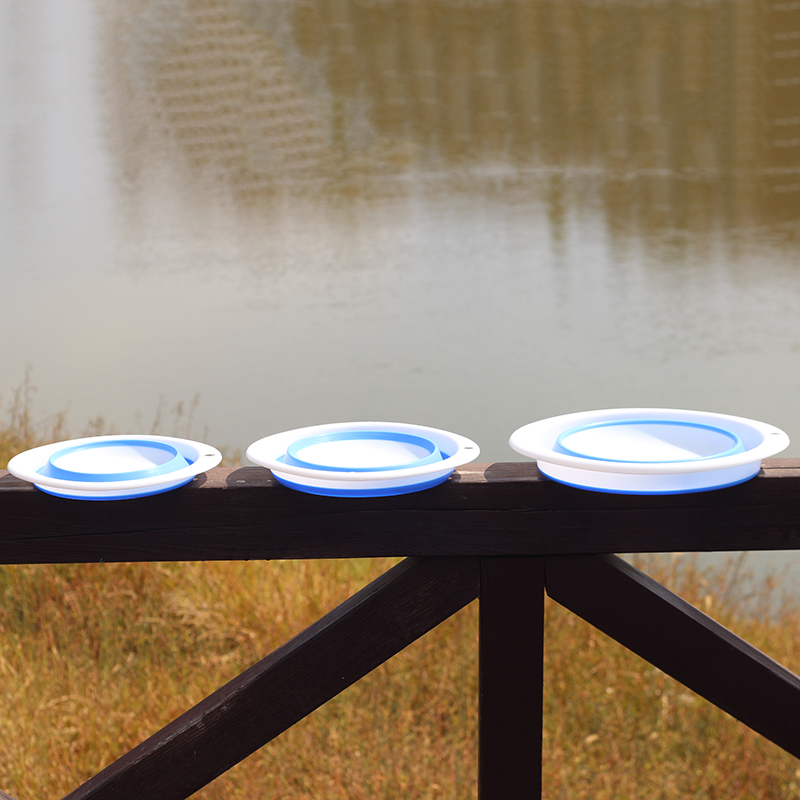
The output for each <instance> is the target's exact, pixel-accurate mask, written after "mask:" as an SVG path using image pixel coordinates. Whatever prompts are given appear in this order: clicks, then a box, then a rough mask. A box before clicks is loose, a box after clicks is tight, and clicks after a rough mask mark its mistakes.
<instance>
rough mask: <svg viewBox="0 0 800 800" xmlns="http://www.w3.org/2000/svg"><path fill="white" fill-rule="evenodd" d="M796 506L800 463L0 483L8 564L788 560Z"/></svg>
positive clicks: (796, 535)
mask: <svg viewBox="0 0 800 800" xmlns="http://www.w3.org/2000/svg"><path fill="white" fill-rule="evenodd" d="M798 508H800V460H798V459H772V460H769V461H766V462H765V463H764V469H763V470H762V472H761V474H760V475H759V476H758V477H756V478H754V479H753V480H751V481H748V482H747V483H744V484H741V485H739V486H732V487H730V488H728V489H721V490H718V491H714V492H701V493H697V494H687V495H669V496H664V497H655V496H634V495H612V494H600V493H597V492H583V491H580V490H577V489H573V488H570V487H568V486H562V485H561V484H558V483H555V482H553V481H550V480H546V479H543V478H542V477H541V475H540V473H539V471H538V470H537V468H536V465H535V464H534V463H504V464H478V465H472V466H470V467H468V468H462V469H461V470H458V471H456V472H455V474H454V475H453V477H452V478H450V479H449V480H448V481H447V482H445V483H444V484H442V485H441V486H437V487H434V488H433V489H429V490H427V491H424V492H417V493H414V494H408V495H401V496H399V497H379V498H358V499H352V498H331V497H315V496H312V495H306V494H301V493H299V492H294V491H291V490H289V489H286V488H285V487H282V486H279V485H277V484H276V483H275V481H274V479H273V478H272V476H271V473H270V472H269V470H266V469H263V468H260V467H241V468H237V469H230V468H228V469H226V468H217V469H214V470H211V471H210V472H209V473H208V474H206V475H202V476H200V477H199V478H198V479H197V480H195V481H194V482H193V483H192V484H190V485H188V486H186V487H184V488H182V489H178V490H176V491H173V492H168V493H166V494H161V495H156V496H153V497H147V498H141V499H137V500H124V501H118V502H110V503H104V502H96V503H87V502H80V501H77V500H64V499H61V498H57V497H51V496H49V495H45V494H43V493H42V492H39V491H38V490H36V489H34V488H33V487H31V486H30V485H29V484H26V483H24V482H21V481H18V480H17V479H15V478H14V477H13V476H11V475H9V474H8V473H3V472H0V563H6V564H33V563H58V562H71V563H74V562H89V561H193V560H238V559H275V558H358V557H369V556H434V555H472V556H476V555H477V556H482V555H548V554H570V553H629V552H639V553H644V552H669V551H676V550H691V551H703V550H707V551H712V550H714V551H731V550H786V549H798V548H800V516H799V515H798V513H797V509H798Z"/></svg>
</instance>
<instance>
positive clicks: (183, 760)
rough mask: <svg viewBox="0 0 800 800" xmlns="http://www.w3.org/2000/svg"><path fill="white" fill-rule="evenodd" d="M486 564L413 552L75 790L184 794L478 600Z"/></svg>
mask: <svg viewBox="0 0 800 800" xmlns="http://www.w3.org/2000/svg"><path fill="white" fill-rule="evenodd" d="M479 572H480V560H479V559H478V558H426V559H414V558H409V559H406V560H405V561H403V562H401V563H400V564H398V565H397V566H396V567H394V568H393V569H391V570H389V571H388V572H387V573H385V574H384V575H382V576H381V577H380V578H378V579H377V580H375V581H373V582H372V583H371V584H369V585H368V586H366V587H364V589H362V590H361V591H360V592H358V593H357V594H355V595H353V597H351V598H349V599H348V600H346V601H345V602H344V603H343V604H342V605H340V606H339V607H338V608H336V609H334V610H333V611H331V612H330V613H329V614H326V615H325V616H324V617H322V618H321V619H320V620H318V621H317V622H316V623H314V624H313V625H311V626H310V627H309V628H307V629H306V630H305V631H303V632H302V633H300V634H298V635H297V636H295V637H294V638H293V639H291V640H290V641H289V642H287V643H286V644H285V645H283V646H281V647H279V648H278V649H277V650H275V651H274V652H273V653H271V654H270V655H269V656H267V657H266V658H264V659H263V660H261V661H259V662H258V663H257V664H255V665H254V666H252V667H250V668H249V669H248V670H246V671H245V672H243V673H242V674H241V675H239V676H238V677H236V678H234V679H233V680H232V681H231V682H230V683H228V684H226V685H225V686H223V687H222V688H220V689H218V690H217V691H216V692H214V693H213V694H211V695H209V696H208V697H207V698H206V699H205V700H203V701H201V702H200V703H199V704H198V705H196V706H195V707H194V708H192V709H190V710H189V711H187V712H186V713H185V714H183V715H181V716H180V717H178V719H176V720H174V721H173V722H171V723H170V724H169V725H167V726H166V727H165V728H163V729H162V730H160V731H159V732H158V733H156V734H154V735H153V736H151V737H150V738H149V739H147V740H146V741H144V742H142V743H141V744H140V745H138V746H137V747H135V748H134V749H133V750H131V751H130V752H129V753H127V754H126V755H124V756H122V758H120V759H119V760H118V761H116V762H114V763H113V764H111V765H110V766H109V767H107V768H106V769H104V770H103V771H102V772H100V773H99V774H98V775H95V776H94V777H93V778H90V779H89V780H88V781H87V782H86V783H84V784H83V785H82V786H80V787H79V788H77V789H76V790H74V791H73V792H71V793H70V794H69V795H67V798H65V800H90V799H91V800H111V798H113V800H141V798H147V799H148V800H184V799H185V798H187V797H189V796H190V795H191V794H193V793H194V792H196V791H197V790H199V789H200V788H202V787H203V786H205V785H206V784H208V783H210V782H211V781H212V780H213V779H214V778H216V777H217V776H218V775H221V774H222V773H223V772H225V771H226V770H228V769H230V768H231V767H233V766H234V765H236V764H238V763H239V762H240V761H241V760H243V759H244V758H246V757H247V756H249V755H250V754H251V753H253V752H255V751H256V750H257V749H258V748H260V747H262V746H263V745H264V744H266V743H267V742H268V741H270V740H271V739H274V738H275V737H276V736H278V735H279V734H280V733H282V732H283V731H285V730H286V729H287V728H290V727H291V726H292V725H294V723H296V722H298V721H299V720H301V719H302V718H303V717H305V716H307V715H308V714H310V713H311V712H312V711H313V710H314V709H316V708H318V707H319V706H321V705H322V704H323V703H325V702H327V701H328V700H330V699H331V698H332V697H334V696H336V695H337V694H339V692H341V691H342V690H344V689H346V688H347V687H348V686H351V685H352V684H354V683H355V682H356V681H357V680H359V679H360V678H362V677H363V676H364V675H366V674H367V673H368V672H370V671H371V670H373V669H375V667H377V666H379V665H380V664H382V663H383V662H384V661H387V660H388V659H389V658H391V657H392V656H394V655H395V654H396V653H398V652H400V651H401V650H402V649H403V648H405V647H406V646H407V645H409V644H411V642H413V641H415V640H416V639H418V638H419V637H420V636H422V635H423V634H425V633H427V632H428V631H429V630H431V629H432V628H434V627H436V626H437V625H438V624H439V623H441V622H443V621H444V620H445V619H447V618H448V617H450V616H451V615H452V614H454V613H455V612H456V611H458V610H459V609H461V608H463V607H464V606H465V605H467V604H468V603H470V602H471V601H472V600H474V599H475V598H476V597H477V596H478V591H479V580H480V576H479Z"/></svg>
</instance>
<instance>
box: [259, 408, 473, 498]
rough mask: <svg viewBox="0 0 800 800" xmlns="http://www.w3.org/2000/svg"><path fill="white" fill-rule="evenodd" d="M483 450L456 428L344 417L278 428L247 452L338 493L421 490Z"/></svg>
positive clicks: (277, 470) (278, 474) (284, 477)
mask: <svg viewBox="0 0 800 800" xmlns="http://www.w3.org/2000/svg"><path fill="white" fill-rule="evenodd" d="M479 454H480V448H479V447H478V445H477V444H475V442H473V441H471V440H470V439H467V438H465V437H463V436H459V435H458V434H455V433H449V432H447V431H443V430H439V429H437V428H427V427H423V426H421V425H411V424H408V423H402V422H343V423H332V424H328V425H314V426H311V427H308V428H298V429H296V430H291V431H285V432H283V433H276V434H273V435H271V436H267V437H265V438H263V439H259V440H258V441H256V442H253V444H251V445H250V446H249V447H248V448H247V457H248V458H249V459H250V460H251V461H252V462H253V463H254V464H258V465H260V466H262V467H267V468H268V469H270V470H272V474H273V475H274V476H275V479H276V480H277V481H278V482H279V483H281V484H283V485H284V486H288V487H289V488H291V489H296V490H297V491H301V492H306V493H309V494H319V495H327V496H332V497H381V496H389V495H398V494H406V493H408V492H417V491H421V490H423V489H428V488H430V487H432V486H436V485H437V484H439V483H443V482H444V481H446V480H447V479H448V478H449V477H450V475H452V474H453V470H454V469H455V468H456V467H459V466H462V465H463V464H466V463H468V462H470V461H474V460H475V459H476V458H477V457H478V455H479Z"/></svg>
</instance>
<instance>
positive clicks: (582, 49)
mask: <svg viewBox="0 0 800 800" xmlns="http://www.w3.org/2000/svg"><path fill="white" fill-rule="evenodd" d="M102 19H103V24H102V26H101V29H102V36H103V40H104V42H105V53H104V56H103V65H104V73H105V76H106V86H107V92H106V106H107V113H108V115H109V117H110V118H111V120H112V122H113V124H112V125H111V126H110V130H111V131H112V132H113V133H112V139H113V151H114V155H115V158H116V161H117V163H118V165H119V167H120V169H121V171H122V173H123V175H124V176H125V177H126V178H127V179H128V181H133V184H134V185H137V184H138V183H139V182H141V181H142V180H143V176H144V175H146V174H147V172H148V170H153V169H154V168H155V165H161V168H162V169H166V168H167V165H169V169H171V170H177V171H178V172H180V173H181V176H182V178H183V179H184V180H185V181H186V186H187V191H189V190H191V187H193V188H194V190H195V191H196V190H197V188H198V186H202V187H203V188H204V191H205V192H208V191H211V192H212V194H218V193H220V192H222V193H229V194H230V196H231V197H233V198H234V199H235V201H236V202H237V203H238V204H245V205H246V204H258V203H260V202H263V201H264V200H265V198H267V197H269V196H270V195H271V194H272V193H274V192H275V191H276V189H278V188H281V189H286V188H287V187H288V188H291V189H293V190H298V189H303V188H308V189H311V190H312V191H314V192H318V191H320V190H321V189H324V190H325V191H327V192H331V193H334V194H335V195H336V196H337V197H338V196H340V195H341V193H345V194H346V193H347V192H351V193H352V192H367V191H372V192H374V191H379V192H382V193H383V192H392V191H397V190H398V185H397V181H392V180H390V178H391V177H392V176H394V177H396V178H397V177H403V176H406V177H407V176H409V175H419V174H420V173H424V174H435V173H437V172H440V171H445V172H447V173H450V174H451V173H452V172H453V170H467V171H468V172H469V173H470V175H471V177H472V179H473V180H474V181H478V180H479V178H480V171H481V170H487V169H488V170H497V169H513V170H514V171H515V172H516V173H517V174H519V173H520V172H521V171H522V172H524V171H526V170H531V171H534V172H537V173H538V174H541V171H542V170H549V171H552V172H555V173H557V174H559V175H561V176H563V178H564V181H565V182H566V183H565V184H563V183H562V184H559V183H558V181H556V182H545V185H546V186H548V187H549V189H550V190H552V191H551V195H550V203H551V206H552V208H551V214H552V215H554V216H556V217H557V216H558V214H559V213H560V212H559V210H558V207H559V203H563V202H564V197H563V196H562V193H563V192H565V191H566V193H567V197H568V200H569V202H573V203H574V202H581V201H582V199H583V198H581V196H580V193H581V192H586V191H589V192H590V193H591V194H592V195H593V199H597V200H598V201H599V203H600V206H601V208H602V210H603V213H604V215H605V217H606V219H607V224H608V225H609V228H610V230H611V231H612V233H613V232H614V231H617V232H619V233H624V232H630V231H649V232H658V231H674V230H679V231H683V230H685V231H688V232H692V233H705V232H708V231H710V230H713V229H715V228H720V227H722V228H724V229H728V230H731V229H738V228H741V227H742V226H747V227H752V226H769V227H770V228H772V229H773V230H775V229H776V228H779V227H780V226H781V225H784V226H786V225H787V224H788V223H794V222H796V221H797V219H798V217H799V216H800V178H799V177H798V168H799V166H800V162H799V161H798V155H799V154H800V4H798V3H796V2H773V3H764V2H762V1H761V0H740V1H739V2H736V3H729V2H721V1H720V2H717V1H716V0H708V1H706V2H696V1H695V0H691V1H690V0H683V2H669V3H667V2H645V1H644V0H629V1H627V2H621V1H620V0H605V1H603V0H295V1H294V2H290V1H282V2H275V1H272V2H267V1H264V0H200V1H199V2H192V3H184V2H181V1H180V0H151V2H139V3H137V4H106V5H105V6H104V7H103V17H102ZM172 178H173V179H176V176H175V175H173V176H172ZM576 179H579V180H576ZM586 186H588V187H589V189H588V190H587V189H586V188H584V187H586ZM476 188H480V187H476ZM595 194H596V195H597V196H596V198H595V197H594V196H595ZM788 230H789V231H790V232H791V231H793V226H792V225H791V224H789V225H788Z"/></svg>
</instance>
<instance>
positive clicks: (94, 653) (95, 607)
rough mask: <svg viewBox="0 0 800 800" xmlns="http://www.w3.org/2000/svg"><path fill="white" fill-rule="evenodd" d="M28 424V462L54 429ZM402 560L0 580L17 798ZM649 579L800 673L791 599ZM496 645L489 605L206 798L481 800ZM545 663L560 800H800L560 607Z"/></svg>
mask: <svg viewBox="0 0 800 800" xmlns="http://www.w3.org/2000/svg"><path fill="white" fill-rule="evenodd" d="M23 407H24V403H23V404H22V405H21V406H20V408H23ZM14 413H15V414H17V417H12V418H11V422H10V423H9V424H7V425H6V426H5V427H0V441H3V442H6V441H12V442H14V446H17V445H18V444H19V442H20V441H22V440H23V439H26V437H28V436H31V437H33V438H35V431H34V432H30V433H26V432H25V428H24V426H22V428H21V432H20V431H13V430H12V431H9V430H8V428H9V427H13V420H14V419H20V417H19V414H20V413H22V412H21V411H19V410H18V411H16V412H14ZM23 419H24V418H23ZM29 423H30V420H28V424H29ZM30 443H32V442H29V441H27V440H26V444H30ZM392 563H394V562H392V561H389V560H354V561H325V562H309V561H300V562H256V563H245V562H242V563H239V562H234V563H209V564H202V563H182V564H104V565H66V566H11V567H0V681H1V683H0V685H1V686H2V709H3V710H2V715H0V742H2V748H0V788H1V789H3V790H4V791H7V792H9V793H10V794H12V795H14V796H15V797H17V798H18V800H29V799H30V800H45V799H46V798H58V797H61V796H63V795H64V794H66V793H67V792H68V791H70V790H71V789H73V788H74V787H75V786H77V785H78V784H80V783H81V782H82V781H84V780H86V779H87V778H88V777H90V776H91V775H93V774H94V773H96V772H97V771H98V770H100V769H101V768H102V767H103V766H105V765H107V764H108V763H110V762H111V761H113V760H114V759H115V758H117V757H118V756H120V755H121V754H122V753H124V752H125V751H126V750H127V749H129V748H131V747H133V746H134V745H136V744H137V743H139V742H140V741H141V740H142V739H144V738H146V737H147V736H148V735H150V734H151V733H152V732H154V731H155V730H157V729H158V728H159V727H161V726H163V725H164V724H166V723H167V722H169V721H170V720H171V719H173V718H174V717H175V716H177V715H178V714H180V713H181V712H182V711H184V710H185V709H186V708H188V707H189V706H190V705H192V704H194V703H196V702H198V701H199V700H200V699H202V698H203V697H204V696H206V695H207V694H209V693H210V692H211V691H213V690H214V689H215V688H217V687H218V686H219V685H221V684H222V683H224V682H226V681H228V680H230V679H231V678H232V677H234V676H235V675H236V674H238V673H239V672H241V671H242V670H243V669H245V668H246V667H247V666H249V665H250V664H252V663H253V662H255V661H256V660H258V659H260V658H262V657H263V656H265V655H266V654H267V653H269V652H270V651H272V650H273V649H274V648H275V647H277V646H278V645H280V644H281V643H283V642H285V641H286V640H287V639H289V638H290V637H291V636H292V635H294V634H295V633H297V632H298V631H300V630H302V629H303V628H304V627H306V626H307V625H308V624H310V623H311V622H313V621H314V620H315V619H317V618H318V617H319V616H321V615H322V614H324V613H325V612H326V611H328V610H329V609H331V608H334V607H335V606H336V605H337V604H339V603H340V602H342V601H343V600H344V599H345V598H346V597H348V596H349V595H351V594H352V593H353V592H355V591H356V590H357V589H358V588H360V587H361V586H363V585H364V584H365V583H367V582H368V581H369V580H371V579H372V578H373V577H375V576H377V575H378V574H380V573H381V572H382V571H384V570H385V569H387V568H388V567H389V566H390V565H391V564H392ZM641 566H642V567H643V568H645V569H646V571H648V572H649V573H650V574H653V575H654V577H656V578H657V579H658V580H661V581H662V582H664V583H665V584H666V585H668V586H669V587H670V588H672V589H673V591H676V592H678V593H679V594H681V595H682V596H684V597H685V598H686V599H687V600H689V601H690V602H692V603H694V604H695V605H697V606H698V607H700V608H701V609H702V610H704V611H706V612H707V613H709V614H711V615H712V616H714V617H715V618H717V619H718V620H719V621H720V622H722V623H723V624H725V625H727V626H728V627H730V628H732V629H733V630H734V631H735V632H736V633H738V634H739V635H741V636H743V637H744V638H746V639H748V640H749V641H751V642H752V643H753V644H754V645H755V646H757V647H759V648H760V649H762V650H764V651H765V652H766V653H767V654H768V655H770V656H772V657H773V658H775V659H777V660H779V661H781V662H783V663H784V664H786V665H787V666H788V667H789V668H791V669H794V670H795V671H797V670H798V669H800V618H798V611H797V604H796V602H795V601H794V600H787V601H785V602H782V603H781V602H776V600H777V598H778V595H779V592H780V585H779V584H777V583H776V582H774V581H771V580H767V581H764V582H762V583H761V584H759V585H758V586H757V593H756V595H755V596H749V595H750V594H751V588H750V585H749V584H747V583H746V582H744V580H743V579H744V576H743V574H742V570H741V569H739V565H738V564H731V565H725V566H723V567H720V568H719V569H717V570H715V571H701V570H699V569H698V568H697V567H696V565H695V564H694V562H693V560H692V559H691V557H689V556H682V557H677V556H676V557H662V558H660V559H649V560H647V561H643V562H642V564H641ZM776 608H777V611H775V609H776ZM477 637H478V619H477V604H472V605H471V606H469V607H467V608H466V609H464V610H463V611H461V612H460V613H459V614H457V615H455V616H454V617H453V618H451V619H450V620H448V621H447V622H446V623H445V624H443V625H441V626H439V627H438V628H437V629H435V630H434V631H432V632H431V633H429V634H428V635H427V636H425V637H423V638H422V639H421V640H420V641H419V642H416V643H415V644H413V645H412V646H410V647H408V648H407V649H406V650H404V651H403V652H402V653H400V654H399V655H398V656H397V657H395V658H394V659H392V660H391V661H389V662H388V663H387V664H385V665H384V666H382V667H380V668H378V669H377V670H375V671H374V672H372V673H371V674H370V675H368V676H367V677H366V678H364V679H363V680H361V681H359V682H358V683H357V684H356V685H354V686H352V687H351V688H349V689H347V690H346V691H345V692H343V693H342V694H341V695H340V696H339V697H337V698H335V699H334V700H333V701H331V702H330V703H328V704H327V705H325V706H324V707H323V708H321V709H319V710H318V711H316V712H315V713H313V714H312V715H310V716H309V717H308V718H307V719H305V720H303V721H302V722H301V723H300V724H298V725H296V726H295V727H294V728H292V729H291V730H290V731H287V732H286V733H285V734H283V735H282V736H280V737H278V738H277V739H276V740H275V741H273V742H271V743H269V744H268V745H267V746H266V747H264V748H262V749H261V750H260V751H258V752H257V753H255V754H254V755H252V756H251V757H250V758H248V759H247V760H245V761H244V762H243V763H242V764H240V765H239V766H237V767H235V768H234V769H232V770H230V771H229V772H228V773H226V774H225V775H223V776H221V777H220V778H218V779H217V780H216V781H214V782H213V783H212V784H210V785H209V786H208V787H206V788H205V789H203V790H202V791H201V792H199V793H198V794H197V797H199V798H204V800H212V799H213V800H216V799H217V798H219V800H222V798H225V800H238V799H241V800H261V798H298V799H305V798H308V800H311V799H312V798H313V800H333V799H334V798H336V799H337V800H338V799H340V798H341V800H344V799H345V798H347V800H353V799H355V800H360V799H361V798H364V800H366V799H367V798H369V800H373V799H374V798H376V797H381V798H398V799H400V798H403V800H405V799H408V800H417V799H419V800H422V798H425V799H426V800H433V799H434V798H444V797H447V798H458V799H459V800H460V799H461V798H473V797H475V796H476V776H477V738H476V736H477V718H478V669H477V666H478V665H477ZM545 653H546V656H545V690H544V699H545V727H544V774H543V779H544V787H545V789H544V796H545V797H546V798H548V800H556V798H558V799H559V800H560V799H561V798H564V800H566V799H567V798H569V800H576V798H592V800H603V799H604V798H609V799H610V798H625V799H626V800H627V798H637V800H638V799H639V798H642V799H645V798H646V799H648V800H649V799H652V800H671V799H672V798H675V799H676V800H677V798H713V799H716V798H758V800H790V799H791V798H800V769H799V767H800V764H799V763H798V761H797V760H796V759H794V758H792V757H790V756H788V755H787V754H785V753H784V752H783V751H781V750H780V749H779V748H777V747H775V746H774V745H771V744H770V743H768V742H766V741H765V740H763V739H762V738H761V737H759V736H758V735H756V734H754V733H753V732H752V731H750V730H749V729H747V728H745V727H744V726H743V725H741V724H739V723H737V722H736V721H735V720H733V719H731V718H730V717H728V716H727V715H726V714H724V713H723V712H721V711H719V710H718V709H716V708H715V707H713V706H711V705H710V704H709V703H707V702H705V701H704V700H702V699H700V698H698V697H697V696H696V695H694V694H693V693H692V692H690V691H688V690H687V689H686V688H685V687H683V686H681V685H680V684H678V683H676V682H675V681H673V680H672V679H670V678H668V677H667V676H666V675H664V674H663V673H661V672H660V671H658V670H656V669H655V668H653V667H652V666H651V665H649V664H647V663H646V662H644V661H642V660H641V659H639V658H638V657H636V656H634V655H633V654H631V653H630V652H629V651H627V650H626V649H625V648H623V647H621V646H620V645H618V644H616V643H615V642H613V641H611V640H610V639H608V637H606V636H604V635H602V634H600V633H598V632H597V631H596V630H595V629H593V628H592V627H591V626H589V625H587V624H586V623H584V622H582V621H581V620H579V619H578V618H576V617H575V616H574V615H572V614H570V613H569V612H567V611H565V610H564V609H563V608H561V607H560V606H558V605H557V604H555V603H554V602H552V601H549V600H548V602H547V624H546V635H545ZM748 690H749V687H746V686H743V687H742V691H743V692H744V691H748Z"/></svg>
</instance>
